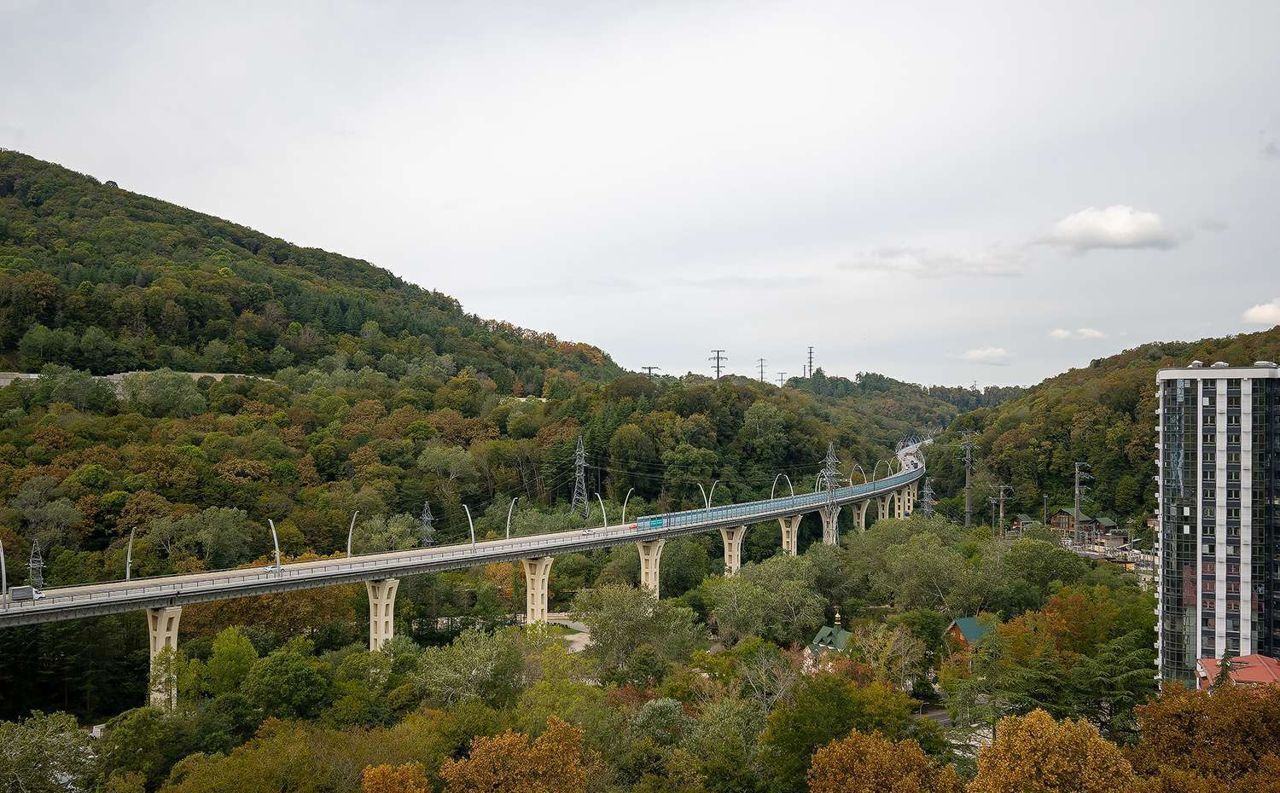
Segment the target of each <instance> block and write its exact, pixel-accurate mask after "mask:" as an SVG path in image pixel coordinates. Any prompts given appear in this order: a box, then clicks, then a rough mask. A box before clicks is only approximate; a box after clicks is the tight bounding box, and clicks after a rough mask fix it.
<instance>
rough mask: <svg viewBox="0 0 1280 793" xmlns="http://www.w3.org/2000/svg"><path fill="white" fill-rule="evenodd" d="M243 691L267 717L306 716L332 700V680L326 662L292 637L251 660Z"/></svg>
mask: <svg viewBox="0 0 1280 793" xmlns="http://www.w3.org/2000/svg"><path fill="white" fill-rule="evenodd" d="M244 693H245V696H246V697H248V698H249V701H250V702H253V703H254V704H255V705H257V706H258V707H259V708H261V709H262V710H263V712H264V713H266V714H267V715H268V716H277V717H279V718H282V719H309V718H314V717H316V716H318V715H319V714H320V711H321V710H323V709H324V708H325V707H326V706H327V705H328V704H329V702H330V701H331V699H332V697H333V679H332V677H331V676H330V674H329V671H328V668H327V667H326V665H325V664H324V663H323V662H322V661H321V660H320V659H318V658H316V657H314V656H312V655H311V644H310V642H307V641H306V640H302V639H295V640H293V641H291V642H289V643H288V644H287V645H285V646H284V647H282V648H280V649H279V650H276V651H274V652H272V653H270V654H269V655H267V656H266V657H264V658H259V659H258V660H257V661H255V662H254V663H253V666H252V667H250V669H249V674H248V676H247V677H246V678H245V681H244Z"/></svg>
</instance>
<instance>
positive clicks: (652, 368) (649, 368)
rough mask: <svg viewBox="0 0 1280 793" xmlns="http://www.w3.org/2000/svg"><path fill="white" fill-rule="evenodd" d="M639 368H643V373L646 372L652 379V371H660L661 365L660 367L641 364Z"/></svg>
mask: <svg viewBox="0 0 1280 793" xmlns="http://www.w3.org/2000/svg"><path fill="white" fill-rule="evenodd" d="M640 368H641V369H643V370H644V373H645V374H647V375H649V377H650V378H651V379H652V377H653V373H654V372H661V371H662V367H661V366H641V367H640Z"/></svg>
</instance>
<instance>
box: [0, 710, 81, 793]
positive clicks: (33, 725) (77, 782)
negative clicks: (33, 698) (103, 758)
mask: <svg viewBox="0 0 1280 793" xmlns="http://www.w3.org/2000/svg"><path fill="white" fill-rule="evenodd" d="M93 772H94V764H93V747H92V746H91V744H90V739H89V734H88V732H86V731H85V730H82V729H80V726H79V725H78V724H76V720H75V718H74V717H72V716H70V715H69V714H66V713H49V714H45V713H41V712H40V711H35V712H33V713H32V714H31V715H30V716H28V717H27V718H26V719H24V720H22V721H19V722H16V723H15V722H10V721H3V722H0V789H3V790H6V791H15V793H16V792H19V791H20V792H21V793H61V791H65V790H88V789H89V787H90V784H91V781H92V778H93Z"/></svg>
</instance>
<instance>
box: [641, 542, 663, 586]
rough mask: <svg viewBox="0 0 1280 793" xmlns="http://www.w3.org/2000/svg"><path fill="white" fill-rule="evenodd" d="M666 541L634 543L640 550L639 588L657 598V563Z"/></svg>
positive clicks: (660, 558)
mask: <svg viewBox="0 0 1280 793" xmlns="http://www.w3.org/2000/svg"><path fill="white" fill-rule="evenodd" d="M666 543H667V541H666V540H648V541H642V542H637V543H636V548H639V549H640V587H641V588H642V589H647V590H649V591H650V592H651V593H653V596H654V597H655V598H656V597H658V563H659V562H661V561H662V546H663V545H666Z"/></svg>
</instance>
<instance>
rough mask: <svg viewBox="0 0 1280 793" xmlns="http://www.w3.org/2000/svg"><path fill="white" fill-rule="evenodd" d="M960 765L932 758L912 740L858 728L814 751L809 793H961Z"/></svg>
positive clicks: (810, 769) (810, 768)
mask: <svg viewBox="0 0 1280 793" xmlns="http://www.w3.org/2000/svg"><path fill="white" fill-rule="evenodd" d="M961 789H962V786H961V783H960V777H959V775H958V774H956V772H955V769H953V768H951V767H950V766H943V765H941V764H939V763H937V762H935V761H933V760H931V759H930V758H929V756H928V755H926V754H925V753H924V751H923V750H922V749H921V748H920V744H918V743H916V742H915V741H912V740H905V741H898V742H897V743H894V742H893V741H889V740H886V739H884V738H881V737H880V736H878V735H867V734H864V733H860V732H857V731H856V730H855V731H854V732H852V733H850V734H849V737H847V738H845V739H843V740H839V741H832V742H831V743H829V744H827V745H826V746H824V747H822V748H821V749H819V750H818V751H817V752H815V753H814V755H813V762H812V763H811V764H810V766H809V793H960V791H961Z"/></svg>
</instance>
